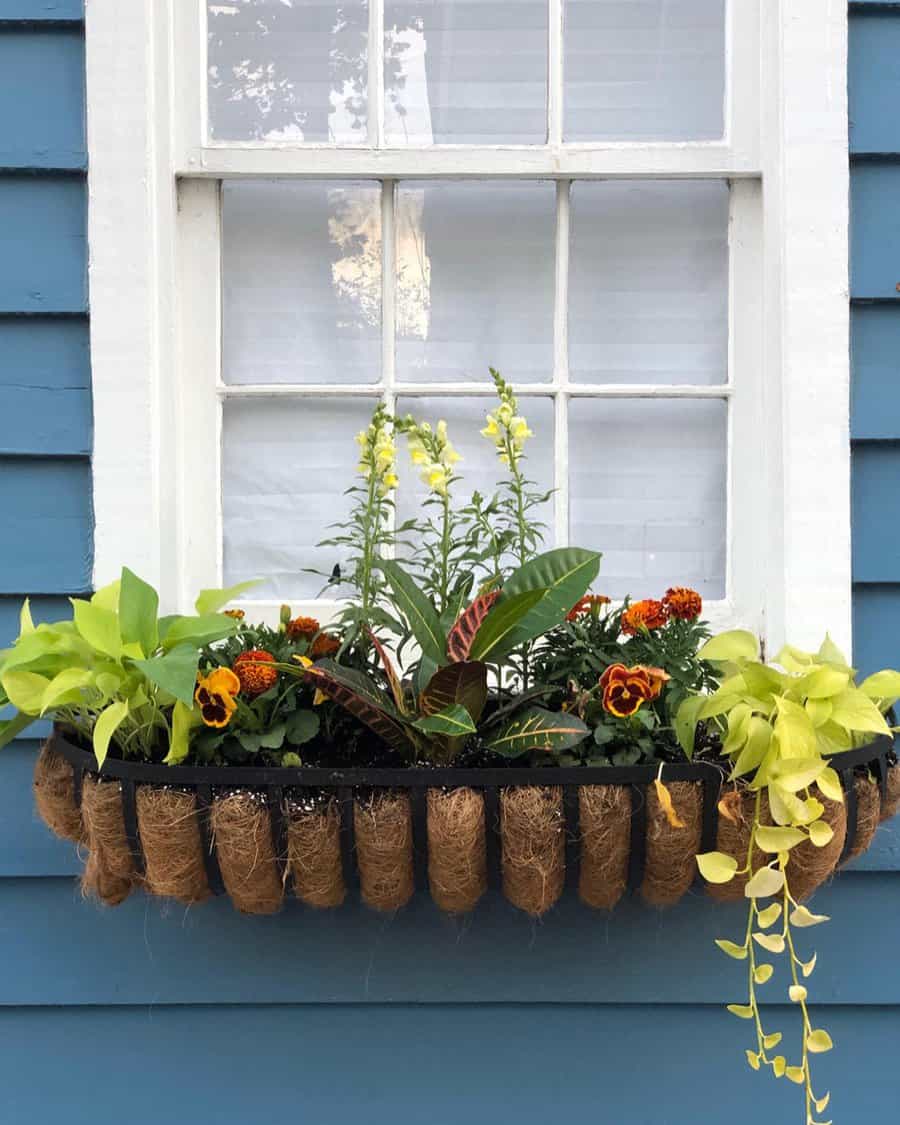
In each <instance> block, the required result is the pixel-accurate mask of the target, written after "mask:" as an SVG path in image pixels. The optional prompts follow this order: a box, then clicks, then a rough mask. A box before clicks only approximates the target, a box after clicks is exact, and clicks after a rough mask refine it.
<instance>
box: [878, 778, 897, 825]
mask: <svg viewBox="0 0 900 1125" xmlns="http://www.w3.org/2000/svg"><path fill="white" fill-rule="evenodd" d="M898 808H900V766H892V767H891V768H890V769H889V770H888V775H887V783H886V791H885V794H884V796H883V797H882V799H881V820H882V822H884V821H885V820H890V819H891V817H892V816H895V815H896V812H897V809H898Z"/></svg>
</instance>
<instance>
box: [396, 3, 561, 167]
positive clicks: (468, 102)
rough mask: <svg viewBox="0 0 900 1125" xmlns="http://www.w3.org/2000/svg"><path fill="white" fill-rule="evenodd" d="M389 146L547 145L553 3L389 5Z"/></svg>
mask: <svg viewBox="0 0 900 1125" xmlns="http://www.w3.org/2000/svg"><path fill="white" fill-rule="evenodd" d="M384 54H385V59H384V91H385V135H386V138H387V142H388V144H391V145H406V144H411V145H427V144H485V145H488V144H542V143H543V142H544V141H545V140H546V137H547V107H546V102H547V0H386V2H385V6H384Z"/></svg>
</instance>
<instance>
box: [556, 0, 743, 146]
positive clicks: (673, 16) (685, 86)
mask: <svg viewBox="0 0 900 1125" xmlns="http://www.w3.org/2000/svg"><path fill="white" fill-rule="evenodd" d="M725 6H726V0H566V6H565V128H564V132H565V137H566V140H570V141H596V140H613V141H683V140H714V139H717V138H720V137H721V136H722V135H723V133H724V130H725V117H724V113H725V110H724V107H725Z"/></svg>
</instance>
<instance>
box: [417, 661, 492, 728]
mask: <svg viewBox="0 0 900 1125" xmlns="http://www.w3.org/2000/svg"><path fill="white" fill-rule="evenodd" d="M487 694H488V689H487V668H486V667H485V666H484V664H482V663H481V662H480V661H475V660H466V661H461V662H460V663H458V664H448V665H447V666H446V667H445V668H439V669H438V671H437V672H435V674H434V675H433V676H432V677H431V679H430V680H429V681H428V683H427V684H426V686H425V690H424V691H423V692H422V694H421V695H420V697H419V709H420V710H421V712H422V714H423V715H426V716H428V715H436V714H438V712H440V711H444V710H446V708H448V707H451V706H452V705H453V704H460V705H461V706H462V707H464V708H465V709H466V711H467V712H468V713H469V715H470V716H471V718H472V721H473V722H474V723H477V722H478V720H479V719H480V718H481V713H482V711H483V710H484V705H485V703H486V702H487Z"/></svg>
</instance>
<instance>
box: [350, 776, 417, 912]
mask: <svg viewBox="0 0 900 1125" xmlns="http://www.w3.org/2000/svg"><path fill="white" fill-rule="evenodd" d="M353 824H354V831H355V834H356V861H357V867H358V869H359V885H360V894H361V896H362V900H363V902H364V903H365V904H366V905H367V906H371V907H372V908H373V909H374V910H381V911H384V912H388V913H389V912H392V911H394V910H399V909H400V907H401V906H405V905H406V904H407V903H408V902H409V900H410V899H411V898H412V896H413V893H414V892H415V876H414V872H413V849H412V839H413V837H412V811H411V807H410V800H409V795H408V794H407V793H392V792H376V793H373V794H371V795H370V796H369V797H367V798H357V800H356V801H355V802H354V805H353Z"/></svg>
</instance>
